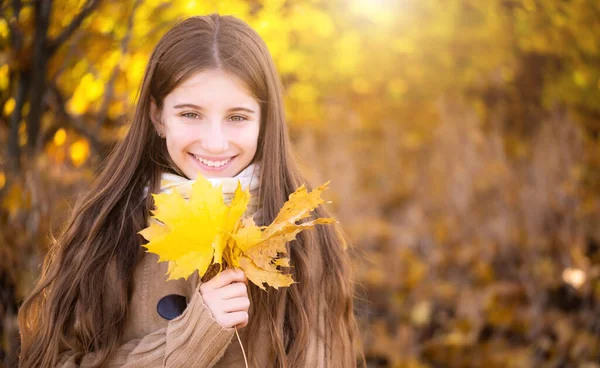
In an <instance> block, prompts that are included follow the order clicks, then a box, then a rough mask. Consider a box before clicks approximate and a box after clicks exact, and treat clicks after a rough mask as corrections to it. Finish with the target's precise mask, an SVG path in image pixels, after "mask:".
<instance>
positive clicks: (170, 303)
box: [156, 294, 187, 321]
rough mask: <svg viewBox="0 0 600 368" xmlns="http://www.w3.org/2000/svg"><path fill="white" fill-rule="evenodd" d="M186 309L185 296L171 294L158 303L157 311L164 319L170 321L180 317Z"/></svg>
mask: <svg viewBox="0 0 600 368" xmlns="http://www.w3.org/2000/svg"><path fill="white" fill-rule="evenodd" d="M186 307H187V302H186V300H185V296H183V295H177V294H169V295H167V296H165V297H163V298H162V299H160V300H159V301H158V304H156V311H157V312H158V314H159V315H160V316H161V317H162V318H164V319H167V320H169V321H170V320H172V319H173V318H177V317H179V316H180V315H181V314H182V313H183V311H184V310H185V308H186Z"/></svg>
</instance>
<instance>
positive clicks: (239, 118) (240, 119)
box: [231, 115, 247, 121]
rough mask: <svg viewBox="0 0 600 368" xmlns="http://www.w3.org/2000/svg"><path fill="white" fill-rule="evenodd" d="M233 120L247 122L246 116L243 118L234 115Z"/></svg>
mask: <svg viewBox="0 0 600 368" xmlns="http://www.w3.org/2000/svg"><path fill="white" fill-rule="evenodd" d="M231 119H232V120H233V121H244V120H247V119H246V118H245V117H244V116H241V115H234V116H232V117H231Z"/></svg>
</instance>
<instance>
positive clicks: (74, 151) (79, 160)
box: [69, 138, 90, 167]
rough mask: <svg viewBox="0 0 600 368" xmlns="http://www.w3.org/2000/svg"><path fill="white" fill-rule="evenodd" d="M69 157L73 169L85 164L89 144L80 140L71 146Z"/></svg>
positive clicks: (88, 153)
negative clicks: (73, 166)
mask: <svg viewBox="0 0 600 368" xmlns="http://www.w3.org/2000/svg"><path fill="white" fill-rule="evenodd" d="M69 156H70V157H71V161H72V162H73V165H75V167H79V166H81V165H83V164H84V163H85V161H86V160H87V159H88V157H89V156H90V144H89V143H88V141H87V140H85V139H83V138H81V139H79V140H77V141H76V142H75V143H73V144H72V145H71V148H70V150H69Z"/></svg>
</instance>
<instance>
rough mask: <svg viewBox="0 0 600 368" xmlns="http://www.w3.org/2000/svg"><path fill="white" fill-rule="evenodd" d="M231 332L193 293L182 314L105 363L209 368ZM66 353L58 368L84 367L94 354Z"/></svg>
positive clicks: (133, 367) (147, 367)
mask: <svg viewBox="0 0 600 368" xmlns="http://www.w3.org/2000/svg"><path fill="white" fill-rule="evenodd" d="M234 331H235V329H233V328H224V327H222V326H221V325H219V324H218V323H217V321H215V319H214V318H213V316H212V314H211V312H210V310H209V309H208V307H207V306H206V304H204V301H203V300H202V296H201V294H200V291H198V290H197V289H196V291H195V292H194V295H193V296H192V298H191V300H190V302H189V304H188V306H187V308H186V309H185V311H184V312H183V313H182V314H181V315H180V316H179V317H177V318H175V319H173V320H171V321H169V324H168V325H167V327H165V328H161V329H160V330H157V331H155V332H153V333H151V334H149V335H147V336H145V337H144V338H142V339H135V340H131V341H128V342H126V343H125V344H123V345H121V346H120V347H119V348H118V350H117V351H116V353H115V354H114V355H113V356H112V358H111V359H110V361H109V363H108V365H107V366H108V367H124V368H125V367H126V368H138V367H139V368H142V367H144V368H154V367H156V368H158V367H198V368H209V367H212V366H214V365H215V364H216V362H217V361H218V360H219V359H220V358H221V357H222V355H223V353H224V352H225V349H226V348H227V346H228V345H229V343H230V342H231V339H232V337H233V334H234ZM77 360H79V359H78V356H77V355H76V354H75V353H73V352H66V353H64V354H63V355H62V356H61V360H60V362H59V364H58V367H60V368H75V367H88V366H91V365H92V362H93V360H94V353H91V354H88V355H86V356H84V357H83V359H82V361H81V364H80V365H78V364H77Z"/></svg>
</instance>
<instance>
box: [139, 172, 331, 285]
mask: <svg viewBox="0 0 600 368" xmlns="http://www.w3.org/2000/svg"><path fill="white" fill-rule="evenodd" d="M328 184H329V182H327V183H325V184H323V185H322V186H320V187H318V188H316V189H315V190H313V191H311V192H310V193H308V192H307V190H306V187H305V186H304V185H302V186H301V187H300V188H298V190H296V191H295V192H294V193H292V194H291V195H290V197H289V200H288V201H287V202H286V203H285V204H284V205H283V207H282V208H281V210H280V211H279V213H278V215H277V217H276V218H275V220H274V221H273V223H271V224H270V225H269V226H257V225H256V224H255V223H254V221H253V220H252V218H251V217H248V218H242V216H243V214H244V213H245V212H246V209H247V206H248V203H249V201H250V192H249V191H248V190H246V191H244V190H242V187H241V183H240V182H239V181H238V186H237V189H236V191H235V194H234V197H233V200H232V201H231V204H230V205H227V204H225V203H224V201H223V194H222V189H221V187H220V186H219V187H216V188H214V187H213V186H212V184H211V183H210V182H209V181H208V180H206V179H205V178H203V177H202V176H201V175H198V178H197V179H196V181H195V182H194V183H193V184H192V187H191V193H185V194H186V196H188V195H189V200H186V199H185V198H184V196H182V194H181V193H179V192H177V191H176V190H171V191H170V192H168V193H161V194H155V195H153V196H154V200H155V206H156V209H155V210H154V211H153V216H152V218H151V219H150V224H149V226H148V227H147V228H145V229H144V230H142V231H140V232H139V233H140V234H141V235H142V236H143V237H144V238H145V239H147V240H148V241H149V242H148V244H145V245H144V247H146V248H147V249H148V250H147V251H148V252H151V253H155V254H158V256H159V262H164V261H168V262H169V268H168V272H167V274H168V275H169V280H171V279H177V278H181V277H184V278H187V277H189V276H190V275H191V274H192V273H194V272H195V271H196V270H198V273H199V274H200V276H203V275H204V273H205V272H206V270H207V269H208V267H209V266H210V265H211V264H212V263H218V264H222V262H223V260H225V261H226V263H227V264H228V265H229V266H230V267H234V268H239V269H242V270H243V271H244V273H245V274H246V277H248V279H249V280H250V281H251V282H253V283H254V284H256V285H257V286H259V287H260V288H261V289H263V290H266V288H265V286H264V284H267V285H269V286H272V287H274V288H279V287H286V286H290V285H291V284H292V283H293V282H294V280H293V279H292V275H291V274H284V273H283V271H282V270H281V269H280V268H282V267H290V260H289V257H288V252H287V248H286V244H287V243H288V242H289V241H292V240H294V239H295V238H296V235H297V234H298V233H299V232H301V231H303V230H307V229H313V228H314V227H315V226H316V225H319V224H329V223H332V222H334V221H335V220H334V219H332V218H318V219H313V220H311V221H306V222H304V223H301V224H297V223H296V222H298V221H300V220H303V219H305V218H307V217H309V216H310V212H311V211H312V210H314V209H315V208H316V207H317V206H319V205H320V204H321V203H323V202H324V201H323V199H321V193H322V192H323V190H325V189H327V185H328Z"/></svg>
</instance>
